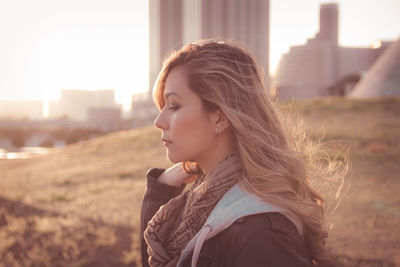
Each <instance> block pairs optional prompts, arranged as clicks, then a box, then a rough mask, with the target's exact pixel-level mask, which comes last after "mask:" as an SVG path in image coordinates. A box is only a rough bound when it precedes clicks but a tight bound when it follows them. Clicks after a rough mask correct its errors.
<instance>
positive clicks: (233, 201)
mask: <svg viewBox="0 0 400 267" xmlns="http://www.w3.org/2000/svg"><path fill="white" fill-rule="evenodd" d="M153 96H154V100H155V102H156V104H157V106H158V107H159V109H160V113H159V115H158V117H157V118H156V120H155V122H154V124H155V126H156V127H157V128H159V129H160V130H161V131H162V141H163V143H164V146H165V148H166V150H167V157H168V159H169V161H170V162H172V163H175V165H173V166H172V167H170V168H169V169H167V170H164V169H158V168H153V169H151V170H150V171H149V172H148V174H147V176H148V181H147V189H146V193H145V196H144V200H143V204H142V212H141V228H142V229H141V233H142V263H143V266H219V267H222V266H273V267H278V266H326V265H328V264H329V262H330V261H329V257H328V256H327V254H326V253H325V247H324V246H325V239H326V237H327V231H326V229H325V223H324V208H323V204H322V203H323V200H322V197H321V196H320V195H319V194H318V193H317V192H316V191H314V190H313V189H312V188H311V186H310V179H311V178H312V177H311V176H312V175H313V169H312V168H313V166H311V165H310V162H311V161H312V160H310V157H312V155H310V154H308V152H307V150H304V151H303V150H302V147H301V145H299V143H298V142H297V141H296V140H295V139H296V138H297V137H294V136H293V133H291V132H290V131H288V130H287V129H286V127H285V126H284V124H283V122H282V120H281V119H280V116H279V115H278V113H277V109H276V108H275V107H274V105H273V103H272V102H271V100H270V98H269V96H268V94H267V92H266V88H265V86H264V77H263V74H262V71H261V70H260V69H259V67H258V65H257V63H256V61H255V60H254V59H253V58H252V56H251V55H250V54H249V53H248V52H247V51H246V50H245V49H244V48H242V46H240V45H239V44H237V43H235V42H230V41H226V42H219V41H215V40H204V41H199V42H196V43H192V44H188V45H185V46H184V47H183V48H181V49H180V50H177V51H175V52H173V53H172V54H171V55H170V56H169V57H168V58H167V59H166V60H165V62H164V64H163V67H162V70H161V72H160V74H159V77H158V79H157V82H156V84H155V86H154V92H153ZM318 173H319V175H324V172H323V171H321V170H319V172H318ZM326 175H328V174H326ZM186 184H191V185H190V188H189V189H187V190H184V187H185V185H186Z"/></svg>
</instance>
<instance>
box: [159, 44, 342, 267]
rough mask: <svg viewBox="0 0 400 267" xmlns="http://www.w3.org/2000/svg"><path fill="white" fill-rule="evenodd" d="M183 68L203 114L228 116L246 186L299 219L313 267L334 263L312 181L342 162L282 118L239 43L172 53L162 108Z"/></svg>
mask: <svg viewBox="0 0 400 267" xmlns="http://www.w3.org/2000/svg"><path fill="white" fill-rule="evenodd" d="M177 66H181V67H183V68H184V70H185V72H186V75H187V80H188V86H189V88H190V89H191V90H193V91H194V92H195V93H196V94H197V95H199V96H200V98H201V99H202V102H203V105H204V107H205V109H206V110H207V111H214V110H216V109H220V110H221V111H222V112H223V113H224V114H225V115H226V116H227V118H228V120H229V122H230V125H231V130H232V132H233V134H234V136H235V138H236V141H237V149H238V153H239V155H240V158H241V160H242V161H243V166H244V170H245V176H244V177H243V179H242V181H241V183H242V185H243V187H244V188H245V189H246V190H247V191H249V192H251V193H254V194H255V195H257V196H258V197H260V198H262V199H264V200H265V201H267V202H269V203H272V204H275V205H278V206H280V207H282V208H284V209H286V211H287V212H288V213H289V215H290V216H292V217H293V218H295V219H297V220H299V221H300V222H301V223H302V225H303V230H304V236H305V243H306V246H307V247H308V249H309V251H310V253H311V257H312V260H313V262H314V264H316V265H318V266H328V265H330V264H329V262H331V261H330V259H329V257H328V256H329V254H328V253H326V250H325V240H326V238H327V227H326V224H325V212H324V206H323V198H322V196H321V195H320V194H319V193H317V191H316V190H315V187H313V186H312V184H313V183H315V182H316V181H318V179H319V178H323V179H324V180H337V179H340V177H341V176H343V173H340V172H338V171H337V170H338V169H339V168H338V165H337V164H336V163H337V162H334V161H332V160H330V159H328V160H324V161H323V162H321V160H319V159H317V158H318V155H321V153H320V149H319V146H318V145H317V144H315V142H314V141H312V140H311V139H310V138H307V136H306V135H305V134H304V131H301V127H299V126H298V124H297V122H298V121H299V120H293V119H289V120H287V118H288V117H287V116H282V115H281V114H282V113H281V112H280V111H279V109H278V108H277V107H276V106H275V105H274V104H273V102H272V101H271V99H270V97H269V95H268V92H267V88H266V87H265V83H264V74H263V72H262V71H261V68H260V67H259V66H258V64H257V62H256V60H255V59H254V58H253V57H252V56H251V55H250V54H249V53H248V52H247V51H246V49H244V48H243V46H242V45H240V44H239V43H238V42H234V41H216V40H202V41H199V42H196V43H191V44H188V45H185V46H184V47H183V48H181V49H180V50H177V51H174V52H172V53H171V54H170V55H169V56H168V57H167V59H166V60H165V61H164V63H163V66H162V69H161V72H160V74H159V76H158V79H157V81H156V84H155V86H154V91H153V97H154V101H155V103H156V104H157V105H158V107H159V108H160V109H162V108H163V107H164V105H165V103H164V98H163V91H164V86H165V82H166V79H167V76H168V74H169V73H170V71H171V70H172V69H173V68H175V67H177ZM325 159H326V158H325ZM335 164H336V165H335ZM338 164H339V165H340V163H338ZM183 166H184V168H185V170H186V171H188V172H199V171H200V170H199V168H196V164H195V163H193V162H185V163H184V164H183ZM317 183H318V182H317Z"/></svg>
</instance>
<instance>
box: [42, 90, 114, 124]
mask: <svg viewBox="0 0 400 267" xmlns="http://www.w3.org/2000/svg"><path fill="white" fill-rule="evenodd" d="M90 108H119V109H120V107H119V106H118V105H117V104H116V103H115V100H114V90H98V91H88V90H62V91H61V98H60V99H59V100H57V101H52V102H50V106H49V117H50V118H59V117H67V118H69V119H71V120H78V121H85V120H87V119H88V110H89V109H90Z"/></svg>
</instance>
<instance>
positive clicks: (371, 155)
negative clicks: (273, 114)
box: [0, 98, 400, 267]
mask: <svg viewBox="0 0 400 267" xmlns="http://www.w3.org/2000/svg"><path fill="white" fill-rule="evenodd" d="M280 105H282V106H284V107H285V106H286V105H287V103H281V104H280ZM293 107H294V109H295V110H297V111H298V112H299V114H301V116H302V117H303V118H304V122H305V127H306V128H307V130H308V131H309V132H310V133H311V135H312V136H314V137H315V138H322V139H323V140H324V141H327V142H328V144H329V143H331V144H338V143H339V144H341V145H344V146H345V147H347V148H348V152H346V153H348V156H349V162H350V164H351V169H350V171H349V172H348V175H347V177H346V180H345V185H346V186H345V189H344V190H343V191H342V198H341V202H340V206H339V208H338V209H337V210H336V212H335V213H334V214H333V215H332V216H331V218H330V220H331V223H332V230H331V234H330V238H329V246H330V247H331V248H332V252H333V254H334V255H335V258H336V261H337V265H338V266H400V193H399V190H400V174H399V173H400V138H399V137H400V99H398V98H384V99H369V100H349V99H342V98H327V99H317V100H307V101H297V102H294V104H293ZM338 147H339V146H338ZM155 166H157V167H167V166H169V163H168V161H167V160H166V159H165V151H164V149H163V148H162V144H161V142H160V132H159V131H157V130H156V129H153V128H152V127H149V128H143V129H138V130H132V131H126V132H119V133H113V134H109V135H106V136H103V137H100V138H97V139H94V140H91V141H86V142H82V143H78V144H73V145H69V146H67V147H65V148H60V149H53V150H52V151H51V152H50V154H47V155H44V156H38V157H34V158H30V159H20V160H0V266H82V267H83V266H140V256H139V255H140V252H139V249H140V248H139V214H140V205H141V199H142V197H143V193H144V190H145V174H146V171H147V169H149V168H150V167H155Z"/></svg>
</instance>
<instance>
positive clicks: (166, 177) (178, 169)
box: [157, 163, 198, 187]
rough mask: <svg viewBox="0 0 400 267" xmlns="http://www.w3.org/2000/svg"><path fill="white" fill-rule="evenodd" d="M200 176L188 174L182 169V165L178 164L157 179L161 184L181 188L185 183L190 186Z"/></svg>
mask: <svg viewBox="0 0 400 267" xmlns="http://www.w3.org/2000/svg"><path fill="white" fill-rule="evenodd" d="M197 177H198V175H193V174H188V173H186V172H185V171H184V170H183V168H182V163H177V164H175V165H173V166H172V167H169V168H168V169H166V170H165V172H163V173H162V174H161V175H160V176H159V177H158V179H157V181H159V182H160V183H163V184H167V185H172V186H176V187H179V186H181V185H182V184H183V183H185V184H189V183H191V182H193V181H194V180H196V179H197Z"/></svg>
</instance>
